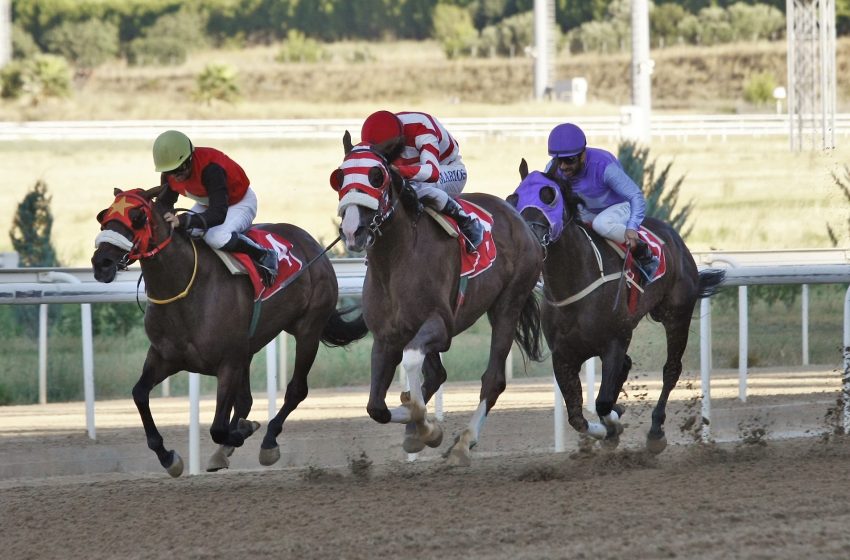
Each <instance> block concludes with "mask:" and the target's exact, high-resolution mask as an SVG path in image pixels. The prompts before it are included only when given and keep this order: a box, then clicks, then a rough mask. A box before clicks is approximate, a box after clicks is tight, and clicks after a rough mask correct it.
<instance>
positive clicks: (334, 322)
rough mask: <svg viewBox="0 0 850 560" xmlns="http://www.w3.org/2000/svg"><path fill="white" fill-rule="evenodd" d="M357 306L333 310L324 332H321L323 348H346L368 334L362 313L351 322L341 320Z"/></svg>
mask: <svg viewBox="0 0 850 560" xmlns="http://www.w3.org/2000/svg"><path fill="white" fill-rule="evenodd" d="M358 308H359V306H356V305H355V306H352V307H345V308H343V309H334V312H333V314H332V315H331V316H330V318H329V319H328V323H327V324H326V325H325V330H323V331H322V343H324V345H325V346H330V347H332V348H335V347H339V346H347V345H349V344H351V343H352V342H354V341H355V340H360V339H361V338H363V337H364V336H366V334H367V333H368V332H369V328H368V327H367V326H366V321H364V320H363V313H360V314H359V315H358V316H357V317H355V318H354V319H352V320H351V321H346V320H345V319H343V316H344V315H348V314H349V313H351V312H352V311H354V310H355V309H358Z"/></svg>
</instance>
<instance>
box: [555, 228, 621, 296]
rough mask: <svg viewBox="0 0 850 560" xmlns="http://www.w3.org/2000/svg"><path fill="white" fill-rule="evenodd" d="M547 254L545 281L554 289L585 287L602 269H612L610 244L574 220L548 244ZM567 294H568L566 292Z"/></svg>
mask: <svg viewBox="0 0 850 560" xmlns="http://www.w3.org/2000/svg"><path fill="white" fill-rule="evenodd" d="M548 252H549V255H548V257H547V259H546V263H545V264H547V265H548V266H544V277H545V282H546V284H547V285H549V286H550V288H551V289H552V290H553V292H557V293H558V295H563V294H564V293H565V292H576V291H579V290H581V289H584V287H585V286H587V285H588V284H589V283H590V282H592V281H593V280H595V279H596V278H599V276H600V271H599V268H600V262H601V263H602V265H603V273H604V274H609V273H611V272H614V270H613V268H612V266H611V264H610V263H609V262H608V261H609V260H610V258H609V257H608V256H607V255H608V253H609V247H607V243H605V242H604V241H602V240H600V239H599V238H598V237H592V236H591V235H590V232H589V231H588V230H586V229H585V228H584V227H583V226H581V225H579V224H577V223H575V222H573V223H570V224H569V225H567V226H566V227H565V228H564V231H563V232H562V233H561V237H559V238H558V240H557V241H556V242H555V243H553V244H551V245H549V250H548ZM567 295H568V294H567Z"/></svg>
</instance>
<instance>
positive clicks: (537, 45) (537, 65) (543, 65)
mask: <svg viewBox="0 0 850 560" xmlns="http://www.w3.org/2000/svg"><path fill="white" fill-rule="evenodd" d="M549 4H550V0H534V51H535V56H534V98H535V99H537V100H540V99H543V96H545V95H546V90H547V88H548V87H549V86H550V85H551V84H550V77H551V76H549V68H550V64H549V60H550V55H552V54H553V53H550V52H549V49H550V39H549V37H550V35H551V33H552V29H550V18H549Z"/></svg>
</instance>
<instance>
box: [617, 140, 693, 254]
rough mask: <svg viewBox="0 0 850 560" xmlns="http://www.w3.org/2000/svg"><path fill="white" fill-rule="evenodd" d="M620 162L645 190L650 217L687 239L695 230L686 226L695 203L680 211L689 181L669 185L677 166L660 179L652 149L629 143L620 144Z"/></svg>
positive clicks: (668, 167) (667, 170)
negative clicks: (651, 152) (684, 185)
mask: <svg viewBox="0 0 850 560" xmlns="http://www.w3.org/2000/svg"><path fill="white" fill-rule="evenodd" d="M617 158H618V159H619V160H620V163H621V164H622V165H623V169H624V170H625V172H626V175H628V176H629V177H631V178H632V180H633V181H634V182H635V183H636V184H637V185H638V186H639V187H641V190H643V195H644V197H645V198H646V215H647V216H650V217H652V218H656V219H658V220H662V221H665V222H667V223H669V224H670V225H671V226H673V228H674V229H675V230H677V231H678V232H679V235H681V236H682V239H686V238H687V237H688V235H689V234H690V233H691V230H692V229H693V226H688V227H686V224H685V222H686V221H687V220H688V218H689V217H690V214H691V210H692V209H693V202H688V203H687V204H685V205H684V206H683V207H681V208H680V209H678V210H677V209H676V207H677V206H678V201H679V190H680V189H681V187H682V183H683V182H684V180H685V177H684V176H682V177H679V178H678V179H676V180H675V181H669V182H668V180H670V168H671V167H672V166H673V162H670V163H668V164H667V165H666V166H665V167H664V168H663V169H661V171H660V172H658V173H657V175H656V169H657V165H658V159H653V160H652V161H650V160H649V148H647V147H640V146H638V145H637V143H635V142H632V141H628V140H626V141H622V142H620V145H619V146H618V148H617Z"/></svg>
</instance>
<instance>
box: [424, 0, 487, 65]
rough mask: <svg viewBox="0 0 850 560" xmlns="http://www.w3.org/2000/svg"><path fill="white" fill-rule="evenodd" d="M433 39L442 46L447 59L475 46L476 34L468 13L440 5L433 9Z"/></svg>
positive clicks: (461, 9)
mask: <svg viewBox="0 0 850 560" xmlns="http://www.w3.org/2000/svg"><path fill="white" fill-rule="evenodd" d="M434 38H436V39H437V41H439V42H440V44H441V45H442V46H443V52H445V53H446V56H447V57H448V58H455V57H457V56H458V55H459V54H461V52H462V51H464V50H466V49H468V48H471V47H472V46H473V45H474V44H475V41H476V40H477V39H478V32H477V31H476V30H475V26H474V25H473V24H472V16H471V15H470V13H469V11H467V10H464V9H463V8H458V7H457V6H450V5H448V4H440V5H438V6H437V7H436V8H435V9H434Z"/></svg>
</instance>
